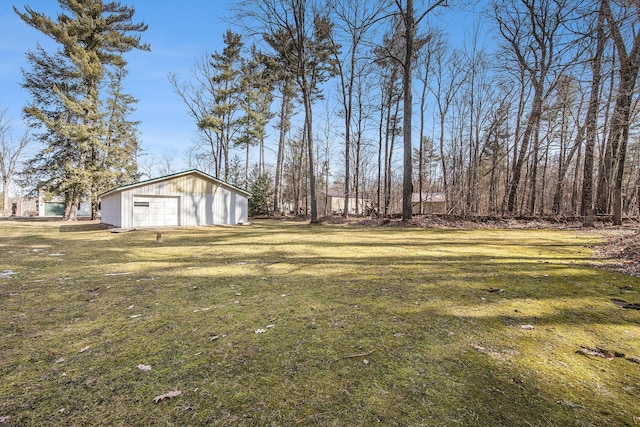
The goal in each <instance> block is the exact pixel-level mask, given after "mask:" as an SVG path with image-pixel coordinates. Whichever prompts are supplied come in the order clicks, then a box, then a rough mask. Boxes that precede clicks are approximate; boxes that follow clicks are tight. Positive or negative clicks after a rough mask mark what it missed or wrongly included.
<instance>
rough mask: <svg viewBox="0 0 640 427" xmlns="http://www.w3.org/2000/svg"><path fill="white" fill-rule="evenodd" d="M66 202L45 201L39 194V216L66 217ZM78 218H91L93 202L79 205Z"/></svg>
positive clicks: (57, 200)
mask: <svg viewBox="0 0 640 427" xmlns="http://www.w3.org/2000/svg"><path fill="white" fill-rule="evenodd" d="M64 207H65V205H64V202H63V201H61V200H60V199H59V198H53V199H50V200H45V198H44V195H43V193H42V192H39V193H38V216H46V217H57V216H60V217H61V216H63V215H64ZM77 216H79V217H90V216H91V202H80V203H78V211H77Z"/></svg>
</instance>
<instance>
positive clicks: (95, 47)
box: [14, 0, 149, 219]
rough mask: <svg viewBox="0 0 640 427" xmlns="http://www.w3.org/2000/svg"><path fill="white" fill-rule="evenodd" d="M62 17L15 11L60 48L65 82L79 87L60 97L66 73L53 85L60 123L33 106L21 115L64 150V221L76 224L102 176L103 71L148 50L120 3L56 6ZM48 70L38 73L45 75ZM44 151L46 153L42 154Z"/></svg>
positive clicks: (70, 0) (81, 1)
mask: <svg viewBox="0 0 640 427" xmlns="http://www.w3.org/2000/svg"><path fill="white" fill-rule="evenodd" d="M58 3H59V5H60V7H61V8H62V10H63V12H62V13H60V14H58V16H57V18H56V19H55V20H54V19H52V18H50V17H48V16H46V15H44V14H42V13H39V12H36V11H34V10H33V9H31V8H30V7H29V6H26V7H25V12H24V13H22V12H20V11H18V9H17V8H15V7H14V11H15V12H16V14H18V16H20V18H21V19H22V20H23V21H24V22H25V23H27V24H28V25H30V26H32V27H33V28H35V29H37V30H39V31H41V32H42V33H43V34H45V35H47V36H49V37H51V38H52V39H53V40H54V41H55V42H57V43H58V44H59V45H60V51H59V52H60V53H59V54H60V56H61V57H63V58H65V60H66V64H65V66H66V67H68V68H60V67H57V71H61V70H65V69H67V70H68V76H69V77H71V78H73V79H74V80H75V81H78V82H80V83H81V84H79V85H78V86H77V87H76V89H77V90H76V91H74V92H73V93H72V92H69V91H64V86H65V84H66V79H67V75H65V74H67V73H66V72H65V73H63V75H61V76H60V78H59V79H58V78H56V79H52V84H53V85H52V86H51V87H52V90H53V93H54V94H55V96H57V97H58V98H59V100H60V102H61V103H62V104H63V108H62V109H61V111H62V112H63V114H62V117H52V116H50V115H48V114H46V111H43V110H42V109H41V108H40V105H39V104H38V103H37V102H36V103H34V105H32V106H31V107H30V108H29V110H27V111H26V113H27V114H28V115H30V116H31V117H32V118H33V119H35V120H36V121H39V122H40V123H41V124H44V125H45V127H46V128H47V129H49V130H50V131H52V133H53V134H52V135H51V136H52V138H47V143H49V142H50V143H51V144H55V145H56V146H58V145H59V144H60V143H61V142H62V143H63V144H66V145H67V148H68V149H67V150H65V153H64V154H66V156H65V157H62V158H58V159H57V162H58V164H62V166H63V167H62V170H63V173H62V174H59V177H61V178H62V182H61V184H62V186H63V187H64V188H65V194H66V196H67V200H66V202H67V209H66V210H65V219H75V217H76V212H75V208H76V207H77V205H78V202H79V200H80V198H81V197H84V196H86V195H87V194H88V193H89V192H90V190H91V187H92V184H93V181H94V179H93V175H94V174H99V173H102V170H101V168H100V166H99V161H100V156H99V155H98V153H99V152H101V151H103V150H104V148H103V145H104V141H105V136H106V128H107V126H106V125H105V120H104V116H103V113H102V111H101V109H100V106H101V103H100V89H101V85H102V84H103V83H104V80H105V75H106V68H107V67H110V66H114V67H124V66H125V65H126V61H125V60H124V58H123V56H122V55H123V54H124V53H125V52H128V51H130V50H132V49H140V50H149V46H148V45H146V44H142V43H141V42H140V34H139V33H142V32H144V31H146V29H147V26H146V25H145V24H144V23H133V22H132V18H133V14H134V12H135V10H134V9H133V8H131V7H129V6H122V5H121V4H120V3H119V2H115V1H114V2H108V3H103V1H102V0H58ZM46 69H47V67H46V66H45V67H43V68H42V70H43V71H44V72H46ZM45 150H46V149H45Z"/></svg>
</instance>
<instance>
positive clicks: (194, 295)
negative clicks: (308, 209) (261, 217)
mask: <svg viewBox="0 0 640 427" xmlns="http://www.w3.org/2000/svg"><path fill="white" fill-rule="evenodd" d="M162 239H163V243H162V244H158V243H156V231H155V230H146V231H137V232H132V233H121V234H113V233H110V232H108V231H105V230H97V229H95V228H94V227H92V224H90V223H82V222H81V223H79V224H77V225H73V224H71V225H70V224H63V223H55V222H26V221H25V222H23V221H1V222H0V328H1V330H0V424H2V425H11V426H13V425H15V426H36V425H46V424H49V425H65V426H67V425H122V426H131V425H149V426H158V425H180V426H186V425H191V426H200V425H219V426H231V425H247V426H253V425H258V426H268V425H273V426H283V425H284V426H288V425H319V426H361V425H363V426H368V425H374V424H375V425H397V426H530V425H531V426H551V425H555V426H624V425H627V426H636V425H640V404H639V397H640V364H639V362H640V311H637V310H629V309H622V308H619V307H617V306H615V305H614V304H612V302H611V299H612V298H615V299H622V300H625V301H628V302H634V303H640V279H638V278H634V277H630V276H625V275H622V274H617V273H611V272H607V271H605V270H602V269H598V268H595V267H594V266H593V263H594V262H596V261H595V260H594V252H593V251H594V249H593V247H594V245H597V244H598V243H600V242H601V241H602V237H600V236H598V235H597V234H587V233H581V232H579V231H541V230H446V229H442V230H439V229H426V230H425V229H410V228H396V227H382V228H354V227H341V226H310V225H307V224H300V223H287V222H275V221H274V222H270V221H265V222H258V223H255V224H253V225H251V226H243V227H209V228H184V229H171V230H165V231H164V232H163V234H162ZM523 326H524V328H523ZM598 348H600V349H603V350H606V351H607V352H608V353H607V354H606V355H611V356H615V357H613V359H612V360H607V359H606V358H603V357H598V356H597V355H588V354H580V352H582V353H588V352H589V350H597V349H598ZM171 391H180V392H181V394H180V395H178V396H175V397H167V398H165V399H162V400H160V399H159V397H160V396H162V395H164V394H165V393H168V392H171ZM176 394H177V393H176ZM156 397H158V399H156V400H157V401H154V398H156Z"/></svg>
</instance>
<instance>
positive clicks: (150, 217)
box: [100, 169, 250, 228]
mask: <svg viewBox="0 0 640 427" xmlns="http://www.w3.org/2000/svg"><path fill="white" fill-rule="evenodd" d="M249 196H250V194H249V193H248V192H246V191H244V190H241V189H239V188H236V187H234V186H232V185H230V184H227V183H225V182H224V181H220V180H219V179H216V178H214V177H212V176H210V175H207V174H206V173H203V172H200V171H198V170H195V169H194V170H190V171H186V172H181V173H177V174H174V175H168V176H164V177H160V178H155V179H151V180H148V181H142V182H137V183H134V184H129V185H123V186H122V187H118V188H114V189H113V190H110V191H107V192H106V193H103V194H101V195H100V199H101V208H100V213H101V219H102V222H103V223H105V224H111V225H114V226H116V227H121V228H135V227H171V226H196V225H221V224H240V223H243V222H247V212H248V199H249Z"/></svg>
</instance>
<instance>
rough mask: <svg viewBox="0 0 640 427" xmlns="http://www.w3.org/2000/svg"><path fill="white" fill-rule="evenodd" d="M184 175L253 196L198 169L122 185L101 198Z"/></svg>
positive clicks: (103, 194)
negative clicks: (193, 176)
mask: <svg viewBox="0 0 640 427" xmlns="http://www.w3.org/2000/svg"><path fill="white" fill-rule="evenodd" d="M184 175H200V177H202V178H203V179H207V180H210V181H213V182H215V183H216V184H218V185H221V186H223V187H227V188H229V189H231V190H233V191H236V192H238V193H241V194H244V195H245V196H247V197H250V196H251V193H249V192H248V191H245V190H242V189H240V188H238V187H235V186H233V185H231V184H229V183H226V182H224V181H221V180H219V179H218V178H215V177H213V176H211V175H209V174H206V173H204V172H201V171H199V170H197V169H191V170H188V171H184V172H179V173H174V174H171V175H165V176H161V177H159V178H153V179H148V180H146V181H139V182H134V183H132V184H125V185H121V186H120V187H116V188H114V189H111V190H109V191H106V192H104V193H102V194H100V196H99V197H104V196H107V195H109V194H112V193H116V192H118V191H122V190H128V189H130V188H135V187H141V186H143V185H148V184H152V183H156V182H160V181H166V180H170V179H174V178H177V177H180V176H184Z"/></svg>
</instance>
